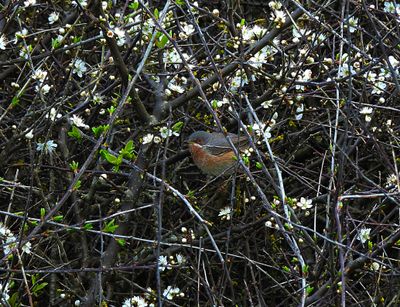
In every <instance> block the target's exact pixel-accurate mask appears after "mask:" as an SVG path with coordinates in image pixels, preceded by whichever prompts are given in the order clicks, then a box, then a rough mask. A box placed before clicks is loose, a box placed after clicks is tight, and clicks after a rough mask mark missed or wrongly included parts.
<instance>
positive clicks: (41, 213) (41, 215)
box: [40, 208, 46, 219]
mask: <svg viewBox="0 0 400 307" xmlns="http://www.w3.org/2000/svg"><path fill="white" fill-rule="evenodd" d="M45 215H46V209H45V208H40V218H41V219H42V218H44V216H45Z"/></svg>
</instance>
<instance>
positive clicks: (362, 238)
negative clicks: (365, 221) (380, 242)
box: [357, 228, 371, 243]
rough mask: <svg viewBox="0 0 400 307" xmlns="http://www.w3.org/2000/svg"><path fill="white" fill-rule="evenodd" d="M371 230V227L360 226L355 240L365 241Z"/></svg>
mask: <svg viewBox="0 0 400 307" xmlns="http://www.w3.org/2000/svg"><path fill="white" fill-rule="evenodd" d="M370 232H371V228H361V230H360V231H359V233H358V236H357V240H359V241H361V243H365V242H366V241H367V240H369V234H370Z"/></svg>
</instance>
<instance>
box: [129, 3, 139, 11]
mask: <svg viewBox="0 0 400 307" xmlns="http://www.w3.org/2000/svg"><path fill="white" fill-rule="evenodd" d="M138 7H139V2H138V1H134V2H132V3H130V4H129V8H130V9H131V10H134V11H136V10H137V9H138Z"/></svg>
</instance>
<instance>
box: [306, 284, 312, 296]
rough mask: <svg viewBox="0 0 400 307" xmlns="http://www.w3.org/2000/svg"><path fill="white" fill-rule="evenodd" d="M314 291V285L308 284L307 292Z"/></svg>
mask: <svg viewBox="0 0 400 307" xmlns="http://www.w3.org/2000/svg"><path fill="white" fill-rule="evenodd" d="M313 291H314V287H311V286H307V288H306V292H307V294H311V292H313Z"/></svg>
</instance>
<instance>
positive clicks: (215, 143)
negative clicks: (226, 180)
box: [188, 131, 248, 176]
mask: <svg viewBox="0 0 400 307" xmlns="http://www.w3.org/2000/svg"><path fill="white" fill-rule="evenodd" d="M228 135H229V137H230V139H231V140H232V142H233V144H234V145H235V147H236V148H238V150H242V149H243V147H246V146H247V144H248V140H247V137H246V136H241V137H239V136H238V135H236V134H233V133H228ZM188 143H189V151H190V153H191V154H192V158H193V162H194V164H196V166H197V167H198V168H199V169H201V170H202V171H203V173H205V174H207V175H212V176H219V175H222V174H223V175H231V174H233V173H234V171H235V166H236V165H237V159H236V156H235V153H234V152H233V150H232V147H231V146H230V145H229V143H228V140H227V139H226V138H225V136H224V134H223V133H218V132H212V133H209V132H206V131H196V132H193V133H192V134H191V135H190V136H189V138H188Z"/></svg>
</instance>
